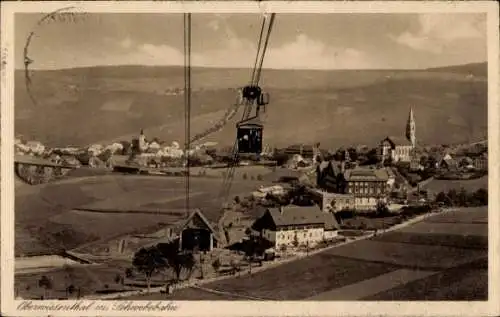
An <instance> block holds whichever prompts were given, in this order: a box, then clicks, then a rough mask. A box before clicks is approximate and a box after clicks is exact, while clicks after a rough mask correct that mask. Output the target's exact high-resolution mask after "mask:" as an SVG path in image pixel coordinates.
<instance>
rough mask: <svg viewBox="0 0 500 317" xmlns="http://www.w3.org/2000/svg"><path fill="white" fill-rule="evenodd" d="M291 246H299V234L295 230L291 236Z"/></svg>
mask: <svg viewBox="0 0 500 317" xmlns="http://www.w3.org/2000/svg"><path fill="white" fill-rule="evenodd" d="M292 243H293V246H294V247H298V246H299V236H298V234H297V232H295V235H294V236H293V242H292Z"/></svg>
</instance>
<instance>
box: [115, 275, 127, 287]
mask: <svg viewBox="0 0 500 317" xmlns="http://www.w3.org/2000/svg"><path fill="white" fill-rule="evenodd" d="M124 282H125V280H124V278H123V275H121V274H120V273H116V275H115V283H116V284H122V285H123V283H124Z"/></svg>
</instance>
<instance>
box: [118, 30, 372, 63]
mask: <svg viewBox="0 0 500 317" xmlns="http://www.w3.org/2000/svg"><path fill="white" fill-rule="evenodd" d="M256 53H257V48H256V47H255V44H254V43H251V42H250V41H247V40H242V39H238V38H237V37H234V36H233V37H230V38H229V39H228V40H227V41H226V43H224V45H223V46H222V47H220V48H218V49H213V50H206V51H204V52H193V53H192V57H191V60H192V64H193V65H194V66H206V67H253V65H254V61H255V55H256ZM119 60H128V61H129V62H128V63H132V64H134V63H140V64H145V65H182V64H183V62H184V57H183V52H182V51H180V50H178V49H176V48H174V47H171V46H168V45H153V44H142V45H140V46H137V47H136V48H135V49H134V50H133V52H132V53H129V54H127V55H126V56H124V57H122V58H120V59H119ZM264 67H265V68H280V69H294V68H297V69H359V68H374V67H377V65H374V64H373V63H372V62H371V61H370V58H369V56H368V55H367V54H365V53H364V52H362V51H360V50H357V49H354V48H332V47H329V46H327V45H325V44H324V43H323V42H321V41H318V40H314V39H311V38H309V37H308V36H306V35H305V34H299V35H298V36H297V37H296V38H295V40H294V41H292V42H289V43H285V44H283V45H281V46H278V47H274V48H268V52H267V53H266V56H265V59H264Z"/></svg>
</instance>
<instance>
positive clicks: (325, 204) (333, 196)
mask: <svg viewBox="0 0 500 317" xmlns="http://www.w3.org/2000/svg"><path fill="white" fill-rule="evenodd" d="M308 192H309V194H310V195H311V197H312V199H313V201H314V202H315V203H316V204H318V206H319V207H320V208H321V210H322V211H323V212H333V213H335V212H338V211H341V210H346V209H351V210H352V209H355V208H356V204H355V198H354V195H352V194H342V193H331V192H328V191H325V190H321V189H317V188H310V189H308Z"/></svg>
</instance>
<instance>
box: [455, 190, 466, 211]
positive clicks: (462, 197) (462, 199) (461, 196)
mask: <svg viewBox="0 0 500 317" xmlns="http://www.w3.org/2000/svg"><path fill="white" fill-rule="evenodd" d="M457 203H458V205H459V206H461V207H467V206H468V197H467V191H466V190H465V188H463V187H462V188H460V190H459V192H458V194H457Z"/></svg>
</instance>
